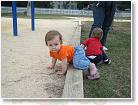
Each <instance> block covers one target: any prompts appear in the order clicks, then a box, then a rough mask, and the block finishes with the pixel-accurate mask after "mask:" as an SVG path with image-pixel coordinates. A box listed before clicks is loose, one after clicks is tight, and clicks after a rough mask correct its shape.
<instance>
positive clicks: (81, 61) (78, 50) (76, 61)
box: [73, 46, 90, 70]
mask: <svg viewBox="0 0 138 105" xmlns="http://www.w3.org/2000/svg"><path fill="white" fill-rule="evenodd" d="M89 65H90V61H89V59H88V58H87V57H86V56H85V51H84V49H83V48H82V47H80V46H76V47H74V58H73V66H74V67H75V68H77V69H81V70H88V68H89Z"/></svg>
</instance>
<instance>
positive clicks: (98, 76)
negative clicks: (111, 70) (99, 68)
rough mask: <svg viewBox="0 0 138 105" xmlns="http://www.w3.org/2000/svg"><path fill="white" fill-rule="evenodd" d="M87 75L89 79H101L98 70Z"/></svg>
mask: <svg viewBox="0 0 138 105" xmlns="http://www.w3.org/2000/svg"><path fill="white" fill-rule="evenodd" d="M87 77H88V79H89V80H97V79H100V74H99V73H98V72H97V73H96V74H94V75H89V76H87Z"/></svg>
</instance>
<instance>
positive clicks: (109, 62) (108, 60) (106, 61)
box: [103, 59, 111, 64]
mask: <svg viewBox="0 0 138 105" xmlns="http://www.w3.org/2000/svg"><path fill="white" fill-rule="evenodd" d="M103 62H104V63H105V64H111V59H107V60H104V61H103Z"/></svg>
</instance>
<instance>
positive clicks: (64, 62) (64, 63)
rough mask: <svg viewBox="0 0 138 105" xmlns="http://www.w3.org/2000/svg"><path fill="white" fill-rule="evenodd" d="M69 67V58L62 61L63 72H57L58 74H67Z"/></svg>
mask: <svg viewBox="0 0 138 105" xmlns="http://www.w3.org/2000/svg"><path fill="white" fill-rule="evenodd" d="M67 66H68V63H67V58H65V59H63V60H62V63H61V67H62V69H61V71H59V72H57V74H65V73H66V71H67Z"/></svg>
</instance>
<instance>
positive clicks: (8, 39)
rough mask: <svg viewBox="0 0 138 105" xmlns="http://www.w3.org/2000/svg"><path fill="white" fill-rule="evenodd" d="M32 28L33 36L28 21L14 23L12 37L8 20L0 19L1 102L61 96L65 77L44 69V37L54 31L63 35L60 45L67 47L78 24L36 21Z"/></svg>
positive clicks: (22, 20)
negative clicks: (14, 27) (16, 26)
mask: <svg viewBox="0 0 138 105" xmlns="http://www.w3.org/2000/svg"><path fill="white" fill-rule="evenodd" d="M35 24H36V25H35V31H34V32H33V31H31V20H29V19H18V36H16V37H14V36H13V32H12V19H11V18H1V43H2V45H1V60H2V63H1V95H2V98H60V97H61V95H62V90H63V86H64V80H65V76H59V75H56V74H55V71H52V70H47V69H46V67H47V65H48V64H49V62H50V57H49V53H48V48H47V47H46V46H45V41H44V37H45V34H46V32H48V31H49V30H51V29H54V30H58V31H59V32H60V33H61V34H63V39H64V44H69V43H71V41H72V40H73V39H72V35H73V34H74V32H75V27H76V25H77V24H78V22H76V21H72V20H46V19H43V20H39V19H37V20H36V21H35ZM75 40H76V39H75ZM58 68H59V64H58V65H57V67H56V69H58Z"/></svg>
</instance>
